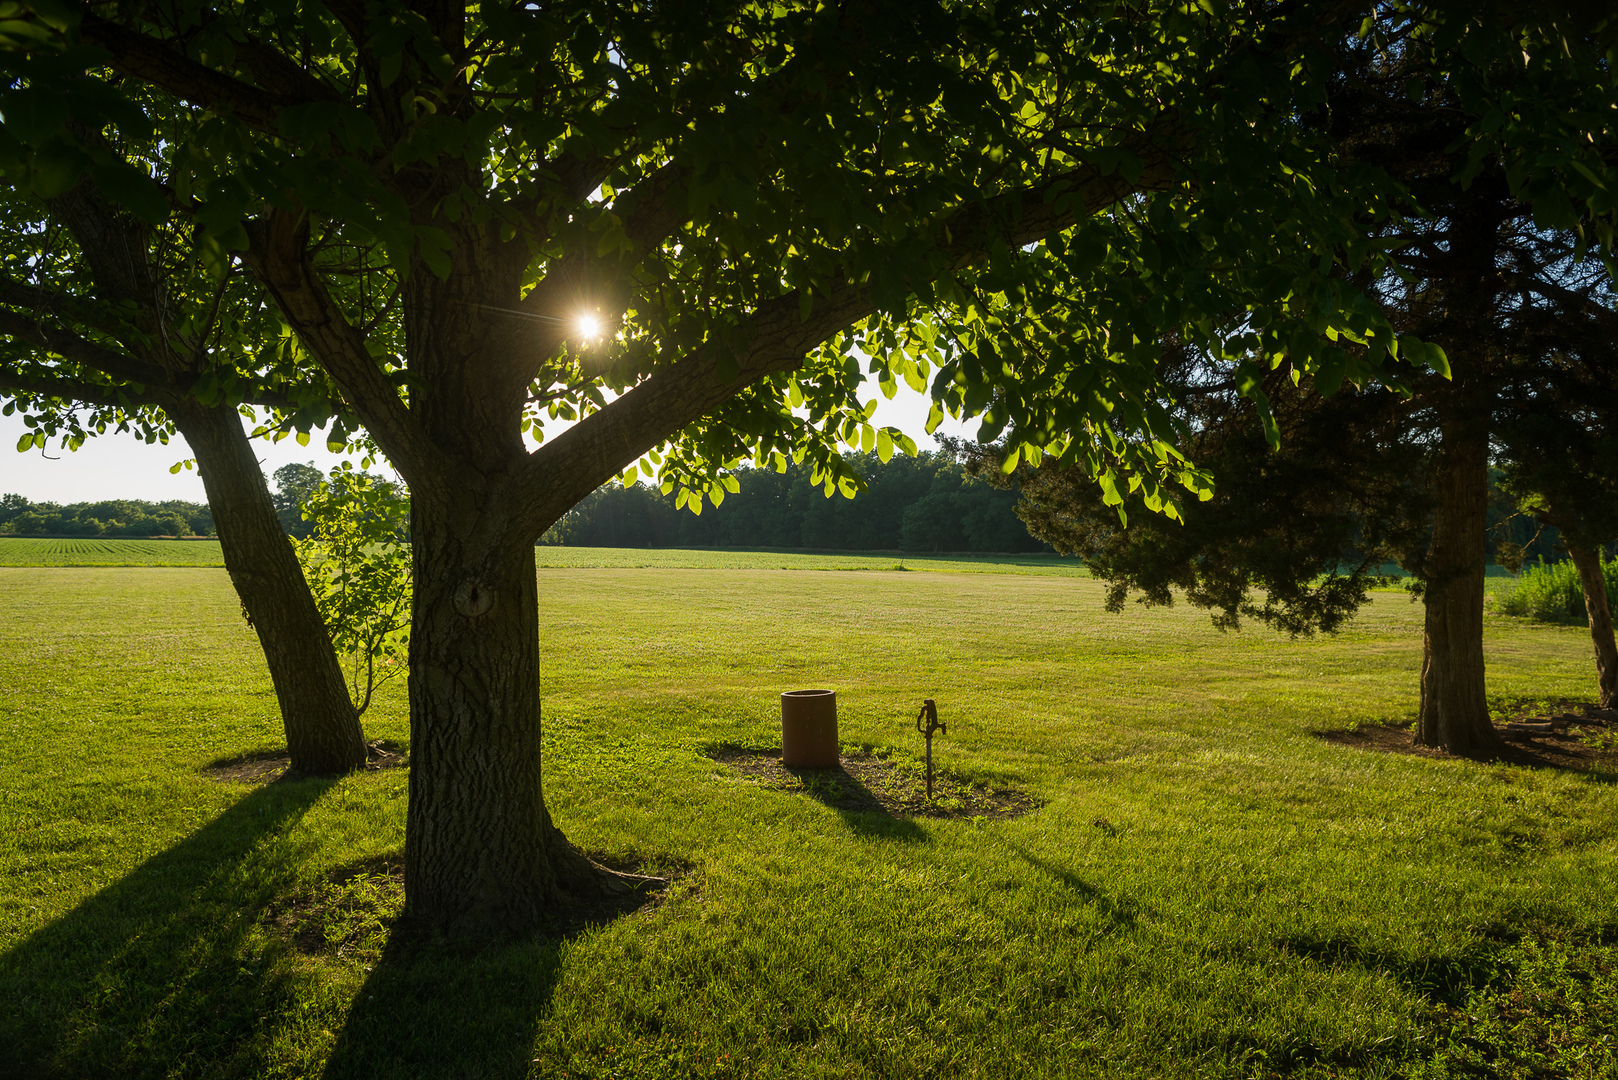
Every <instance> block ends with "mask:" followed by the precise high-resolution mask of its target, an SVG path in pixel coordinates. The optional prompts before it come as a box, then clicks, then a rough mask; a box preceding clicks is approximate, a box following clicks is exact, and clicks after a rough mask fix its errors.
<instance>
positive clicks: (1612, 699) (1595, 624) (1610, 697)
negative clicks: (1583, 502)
mask: <svg viewBox="0 0 1618 1080" xmlns="http://www.w3.org/2000/svg"><path fill="white" fill-rule="evenodd" d="M1567 553H1568V554H1569V555H1570V556H1572V558H1573V565H1574V566H1575V567H1577V568H1578V571H1579V586H1580V588H1582V589H1583V590H1584V611H1585V614H1586V615H1587V616H1588V617H1589V619H1590V638H1591V640H1592V641H1593V642H1594V643H1595V647H1596V684H1597V686H1598V687H1599V693H1600V695H1601V696H1600V702H1601V707H1602V708H1603V709H1615V708H1618V643H1615V642H1614V641H1613V631H1612V609H1611V608H1610V607H1609V606H1608V605H1607V579H1606V576H1605V575H1604V574H1602V572H1601V552H1600V550H1599V549H1596V548H1589V547H1584V546H1583V545H1581V544H1572V543H1570V544H1568V546H1567Z"/></svg>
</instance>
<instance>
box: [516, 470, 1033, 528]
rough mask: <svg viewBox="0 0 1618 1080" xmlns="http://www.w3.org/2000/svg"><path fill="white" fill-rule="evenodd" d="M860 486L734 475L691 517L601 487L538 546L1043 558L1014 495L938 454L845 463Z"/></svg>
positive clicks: (661, 499) (651, 491) (656, 500)
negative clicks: (837, 489)
mask: <svg viewBox="0 0 1618 1080" xmlns="http://www.w3.org/2000/svg"><path fill="white" fill-rule="evenodd" d="M850 461H851V463H852V464H853V465H854V467H855V469H856V470H857V471H858V472H859V473H860V474H861V475H862V476H864V477H865V481H866V484H867V485H868V487H867V489H866V490H865V491H862V492H860V493H859V494H858V495H856V496H855V497H854V498H852V499H845V498H844V497H843V496H841V495H833V496H832V497H831V498H829V499H828V498H826V496H825V493H824V491H823V489H822V488H821V487H820V485H818V484H812V483H810V482H809V476H810V472H811V470H810V467H809V466H808V465H788V467H787V471H786V472H784V473H778V472H775V471H774V470H773V469H752V468H743V469H739V470H737V472H736V473H735V476H736V480H737V482H738V483H739V484H740V485H741V490H740V491H739V492H737V493H736V494H733V495H728V496H726V498H725V501H724V502H723V503H722V504H720V505H719V506H717V507H716V506H713V505H712V504H711V503H706V502H705V503H704V505H703V508H702V514H701V516H697V515H694V514H692V513H691V511H690V510H686V509H675V506H674V496H673V495H662V494H659V492H658V490H657V489H656V488H651V487H645V486H643V485H636V486H634V487H629V488H625V487H621V486H619V485H617V484H609V485H607V486H605V487H602V488H600V489H598V490H597V491H595V492H594V493H592V494H591V495H590V496H589V497H587V498H586V499H585V500H584V501H583V502H581V503H579V505H578V506H576V507H574V508H573V509H572V510H570V511H569V512H568V513H567V515H566V516H565V517H563V518H562V520H561V521H559V522H557V523H556V524H555V525H554V526H553V527H552V528H551V530H550V531H549V532H548V533H546V534H545V536H544V537H543V538H542V539H541V540H540V543H542V544H561V545H567V546H569V547H645V548H658V547H769V548H818V549H823V550H839V551H872V550H888V551H917V552H922V551H996V552H1030V551H1049V550H1051V549H1050V547H1049V546H1047V545H1046V544H1043V543H1041V542H1040V541H1038V540H1035V539H1034V538H1033V537H1031V536H1029V535H1028V530H1027V528H1025V527H1024V526H1023V523H1022V520H1021V519H1020V518H1018V517H1017V514H1016V505H1017V493H1016V492H1014V491H999V490H996V489H995V488H992V487H990V486H989V485H988V484H985V483H983V482H981V481H978V480H974V479H972V478H971V477H968V476H967V475H966V474H965V473H964V472H962V470H961V467H960V465H958V464H956V463H955V462H954V461H953V460H951V459H950V458H949V457H948V456H946V455H944V454H934V453H922V454H920V455H918V456H916V457H913V458H912V457H905V456H904V455H896V456H895V457H894V458H893V459H892V460H890V461H888V462H887V463H886V464H884V463H883V462H882V461H881V460H880V459H879V458H878V457H877V456H876V455H875V454H859V455H854V456H852V457H851V458H850Z"/></svg>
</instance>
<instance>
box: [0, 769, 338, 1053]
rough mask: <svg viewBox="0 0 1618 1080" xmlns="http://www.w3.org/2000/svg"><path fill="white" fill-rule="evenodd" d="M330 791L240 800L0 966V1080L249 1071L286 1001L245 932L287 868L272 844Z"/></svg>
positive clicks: (286, 984)
mask: <svg viewBox="0 0 1618 1080" xmlns="http://www.w3.org/2000/svg"><path fill="white" fill-rule="evenodd" d="M332 783H334V781H332V780H329V779H323V778H304V779H289V780H286V781H283V782H280V783H275V784H270V785H267V786H265V787H261V788H258V789H256V790H254V791H253V792H251V793H249V794H248V795H247V796H246V797H245V798H243V799H242V800H241V801H240V802H238V803H236V804H235V805H234V806H232V807H230V808H229V809H228V810H226V811H224V813H222V814H220V815H219V816H218V817H216V818H214V819H213V820H212V821H210V822H208V824H206V825H204V826H203V827H202V828H200V829H198V830H197V831H196V832H194V833H192V834H191V835H190V836H188V837H186V838H185V839H184V840H182V841H180V842H179V843H178V844H176V845H174V846H173V847H171V848H169V849H168V850H166V851H163V852H161V853H160V854H157V855H154V856H152V857H151V858H149V859H147V860H146V861H145V862H143V863H141V864H140V865H139V866H137V867H135V868H134V869H133V870H132V871H130V872H129V873H128V874H127V875H125V876H124V877H123V878H122V879H120V880H119V881H117V882H115V883H114V884H112V885H109V886H108V887H106V888H105V889H102V890H101V891H100V892H98V893H96V894H95V895H94V896H92V897H90V898H89V899H87V900H85V901H84V902H83V903H81V904H80V905H79V906H78V907H76V908H74V909H73V910H72V911H70V912H68V913H67V914H66V915H64V916H63V917H62V918H60V919H58V920H57V921H55V922H53V923H51V924H50V925H48V926H45V927H43V928H42V929H40V930H38V931H36V932H35V933H34V934H33V935H31V936H30V937H28V938H26V939H25V940H23V941H22V942H21V943H20V944H18V945H17V946H16V947H14V948H13V949H11V950H10V951H9V952H7V953H6V954H5V955H4V956H0V1000H4V1001H5V1002H6V1003H7V1007H6V1008H5V1009H4V1010H0V1077H5V1078H8V1080H9V1078H10V1077H19V1078H20V1077H29V1078H35V1077H52V1076H74V1077H81V1076H119V1077H142V1076H164V1075H168V1074H170V1073H172V1072H175V1071H190V1070H187V1069H186V1068H185V1067H184V1063H185V1062H187V1061H190V1062H192V1063H196V1062H198V1061H206V1062H207V1063H208V1071H209V1072H211V1073H215V1074H223V1075H230V1074H233V1073H236V1074H243V1075H247V1074H252V1073H254V1072H257V1071H259V1069H258V1064H259V1063H258V1061H257V1060H256V1055H257V1054H258V1053H259V1052H260V1050H261V1049H262V1048H261V1047H260V1045H259V1044H258V1043H257V1042H256V1041H255V1039H256V1038H257V1037H259V1036H260V1034H261V1029H262V1027H263V1026H264V1023H263V1018H264V1017H266V1016H275V1015H278V1014H279V1013H280V1012H281V1010H282V1007H283V1006H284V1005H287V1004H288V1003H290V1002H291V1000H292V999H293V997H294V992H295V988H294V987H293V986H292V985H291V982H290V981H289V977H288V975H287V974H286V971H285V968H284V967H279V966H277V965H275V964H274V960H275V958H276V957H275V955H274V952H275V946H274V944H273V943H271V942H268V941H265V940H263V939H261V938H259V937H255V935H254V934H253V930H254V927H255V926H256V925H257V922H258V918H259V914H260V912H261V911H262V910H263V908H264V906H265V905H266V904H267V903H268V902H269V900H270V898H271V897H273V896H274V895H275V893H276V891H277V890H278V889H279V888H281V887H282V886H283V885H284V883H285V882H286V881H287V880H288V879H289V878H290V876H291V874H292V871H293V868H294V866H295V862H296V855H297V852H296V851H295V850H294V849H293V848H292V847H291V845H290V844H289V843H287V842H283V841H282V840H281V838H282V837H283V836H284V835H285V834H286V833H287V832H288V831H289V830H290V829H291V828H292V827H293V826H295V825H296V824H297V822H298V820H299V819H300V818H302V816H303V815H304V813H305V812H306V811H307V810H308V809H309V808H310V807H311V806H313V805H314V804H315V802H316V801H318V800H319V798H320V796H321V795H322V794H323V793H324V792H325V791H326V790H327V789H328V788H329V787H330V786H331V785H332Z"/></svg>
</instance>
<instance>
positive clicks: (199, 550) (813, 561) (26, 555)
mask: <svg viewBox="0 0 1618 1080" xmlns="http://www.w3.org/2000/svg"><path fill="white" fill-rule="evenodd" d="M535 557H536V562H537V563H538V564H539V565H540V566H541V567H542V568H554V567H570V568H597V569H599V568H632V569H646V568H655V569H664V570H676V569H678V570H893V569H896V568H899V569H905V570H920V571H939V572H946V573H988V574H1058V575H1065V576H1069V577H1085V576H1087V572H1086V570H1085V569H1084V567H1083V565H1082V564H1080V563H1079V561H1078V560H1076V559H1064V558H1062V557H1060V556H1057V555H915V554H901V553H897V552H861V551H852V552H846V553H845V552H801V551H763V550H741V549H726V550H714V549H694V548H668V549H663V548H590V547H584V548H570V547H540V548H537V549H535ZM224 565H225V559H224V555H223V554H222V553H221V552H220V550H219V541H217V540H122V539H107V540H101V539H89V540H45V539H36V538H33V537H0V566H224Z"/></svg>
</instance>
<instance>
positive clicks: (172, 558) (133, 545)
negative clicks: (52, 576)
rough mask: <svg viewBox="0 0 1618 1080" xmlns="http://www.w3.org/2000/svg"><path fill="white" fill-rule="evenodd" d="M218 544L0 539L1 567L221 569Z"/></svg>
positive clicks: (187, 541)
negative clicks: (210, 567) (199, 567)
mask: <svg viewBox="0 0 1618 1080" xmlns="http://www.w3.org/2000/svg"><path fill="white" fill-rule="evenodd" d="M224 565H225V557H224V555H223V554H222V553H221V552H220V550H219V541H217V540H100V539H87V540H45V539H35V538H33V537H26V536H18V537H0V566H224Z"/></svg>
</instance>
